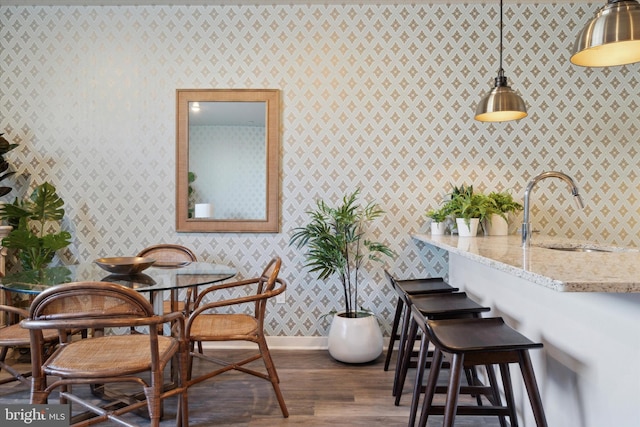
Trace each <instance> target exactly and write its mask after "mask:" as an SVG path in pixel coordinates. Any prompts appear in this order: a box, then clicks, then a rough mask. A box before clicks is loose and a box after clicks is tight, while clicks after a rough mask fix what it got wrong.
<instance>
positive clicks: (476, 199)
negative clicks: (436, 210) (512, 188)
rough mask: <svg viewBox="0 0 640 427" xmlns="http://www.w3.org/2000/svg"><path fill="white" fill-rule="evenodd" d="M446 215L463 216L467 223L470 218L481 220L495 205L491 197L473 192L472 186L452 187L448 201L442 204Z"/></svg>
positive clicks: (493, 209)
mask: <svg viewBox="0 0 640 427" xmlns="http://www.w3.org/2000/svg"><path fill="white" fill-rule="evenodd" d="M443 209H444V211H445V212H446V213H447V216H451V217H453V218H463V219H464V220H465V222H466V223H467V224H469V220H470V219H471V218H478V219H479V220H480V221H481V222H482V221H483V220H484V219H486V218H487V217H488V216H489V215H491V214H492V213H493V212H494V211H495V209H496V207H495V203H494V201H493V200H492V199H490V198H489V197H488V196H486V195H484V194H482V193H475V192H474V191H473V186H472V185H470V186H468V187H465V186H464V185H462V186H460V187H454V188H453V191H452V192H451V197H450V199H449V201H447V202H446V203H445V205H444V206H443Z"/></svg>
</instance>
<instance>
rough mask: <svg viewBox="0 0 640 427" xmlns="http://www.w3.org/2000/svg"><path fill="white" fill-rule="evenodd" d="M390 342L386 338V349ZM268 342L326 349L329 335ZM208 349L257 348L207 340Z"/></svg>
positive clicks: (280, 347)
mask: <svg viewBox="0 0 640 427" xmlns="http://www.w3.org/2000/svg"><path fill="white" fill-rule="evenodd" d="M388 342H389V339H388V338H385V339H384V346H385V349H386V347H387V344H388ZM267 344H268V345H269V349H271V350H326V349H327V337H280V336H273V337H267ZM202 347H203V348H206V349H216V348H217V349H233V348H255V344H253V343H250V342H245V341H225V342H205V343H202Z"/></svg>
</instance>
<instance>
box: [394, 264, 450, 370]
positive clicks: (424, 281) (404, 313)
mask: <svg viewBox="0 0 640 427" xmlns="http://www.w3.org/2000/svg"><path fill="white" fill-rule="evenodd" d="M384 274H385V275H386V276H387V279H388V280H389V283H391V287H392V288H393V289H394V290H395V291H396V293H397V294H398V302H397V304H396V312H395V314H394V316H393V324H392V326H391V335H390V337H389V346H388V347H387V354H386V355H385V359H384V370H385V371H388V370H389V364H390V362H391V356H392V354H393V347H394V345H395V343H396V341H398V360H399V359H400V357H401V355H400V353H401V352H402V342H403V339H404V338H405V336H406V333H407V330H408V329H409V319H410V317H411V310H410V308H409V307H408V306H407V305H406V304H405V303H404V301H403V298H402V296H403V295H405V294H408V295H432V294H441V293H451V292H455V291H457V290H458V288H454V287H452V286H451V285H449V284H448V283H447V282H445V280H444V279H443V278H442V277H428V278H421V279H403V280H397V279H396V278H395V277H393V276H392V275H391V274H390V273H389V272H388V271H387V270H385V271H384ZM401 321H402V326H401V327H400V322H401ZM399 328H400V330H398V329H399ZM396 365H397V362H396Z"/></svg>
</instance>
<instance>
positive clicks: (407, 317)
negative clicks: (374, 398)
mask: <svg viewBox="0 0 640 427" xmlns="http://www.w3.org/2000/svg"><path fill="white" fill-rule="evenodd" d="M402 305H403V308H402V311H403V312H404V313H403V314H402V329H400V341H398V354H397V356H396V370H395V375H394V376H393V390H392V395H393V396H396V395H397V391H398V379H399V375H400V371H401V370H402V364H403V363H404V353H405V348H406V347H407V335H408V333H409V322H410V321H411V312H410V311H409V309H408V307H406V308H405V307H404V303H403V304H402Z"/></svg>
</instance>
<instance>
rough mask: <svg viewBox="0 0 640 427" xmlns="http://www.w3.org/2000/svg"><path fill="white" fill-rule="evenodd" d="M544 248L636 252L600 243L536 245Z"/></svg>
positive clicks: (575, 250) (569, 250)
mask: <svg viewBox="0 0 640 427" xmlns="http://www.w3.org/2000/svg"><path fill="white" fill-rule="evenodd" d="M535 246H537V247H539V248H543V249H553V250H554V251H564V252H600V253H603V252H604V253H614V252H635V251H636V249H633V248H626V247H620V246H607V245H599V244H597V243H578V244H576V243H539V244H537V245H535Z"/></svg>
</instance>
